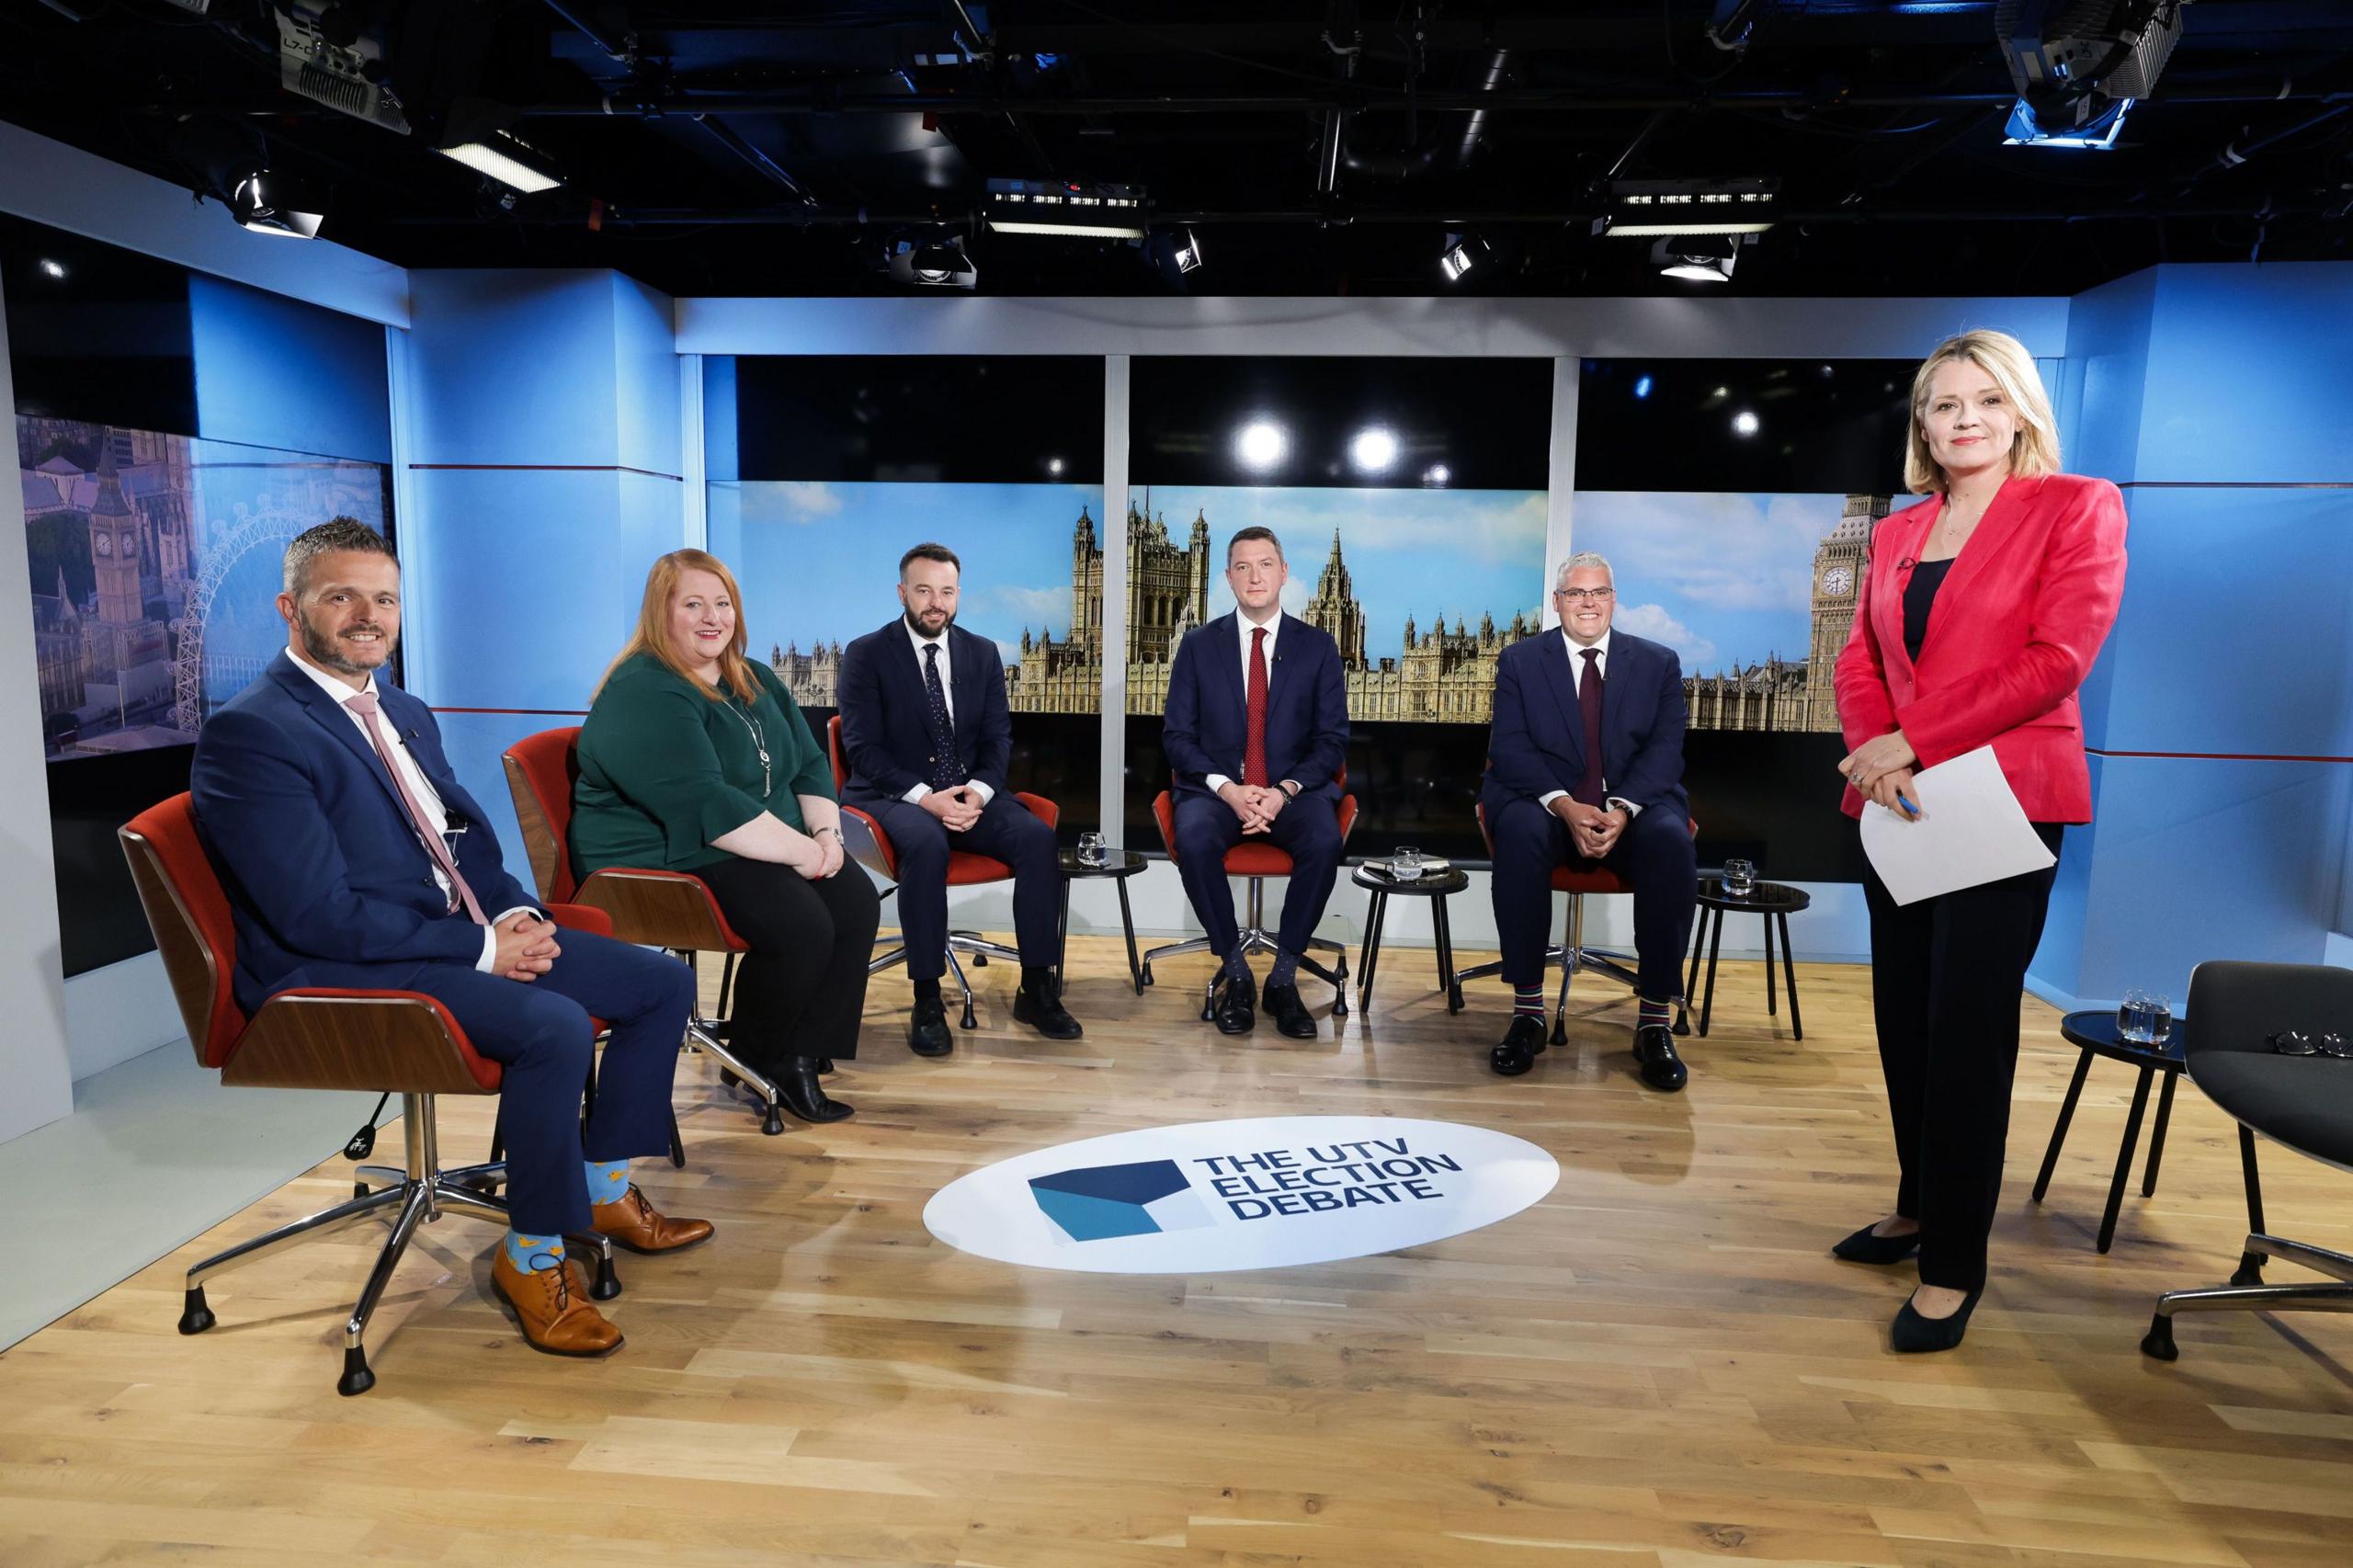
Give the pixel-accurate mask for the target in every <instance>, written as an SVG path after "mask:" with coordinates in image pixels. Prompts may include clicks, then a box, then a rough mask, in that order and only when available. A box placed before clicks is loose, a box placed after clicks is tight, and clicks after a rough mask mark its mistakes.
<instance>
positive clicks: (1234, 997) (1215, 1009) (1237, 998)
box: [1210, 974, 1258, 1034]
mask: <svg viewBox="0 0 2353 1568" xmlns="http://www.w3.org/2000/svg"><path fill="white" fill-rule="evenodd" d="M1210 1010H1211V1016H1213V1017H1215V1018H1216V1019H1217V1032H1218V1033H1220V1034H1248V1033H1249V1032H1250V1031H1251V1030H1252V1029H1254V1028H1257V1027H1258V1010H1257V1008H1256V1006H1253V1005H1252V1002H1251V998H1250V983H1249V982H1248V981H1246V980H1236V979H1234V978H1233V976H1232V975H1230V974H1229V975H1226V976H1225V977H1224V978H1222V979H1221V980H1220V981H1219V982H1218V992H1217V998H1216V1000H1215V1001H1213V1002H1211V1004H1210Z"/></svg>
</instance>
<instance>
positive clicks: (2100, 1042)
mask: <svg viewBox="0 0 2353 1568" xmlns="http://www.w3.org/2000/svg"><path fill="white" fill-rule="evenodd" d="M2185 1023H2186V1020H2185V1019H2182V1018H2178V1017H2177V1018H2176V1019H2174V1021H2173V1032H2172V1033H2171V1034H2170V1035H2168V1036H2166V1037H2165V1043H2164V1044H2163V1045H2151V1044H2147V1043H2144V1042H2142V1041H2137V1040H2126V1039H2125V1038H2124V1037H2123V1036H2122V1035H2120V1034H2119V1033H2117V1031H2116V1014H2115V1013H2114V1012H2113V1011H2112V1010H2110V1011H2088V1012H2082V1013H2070V1014H2068V1015H2067V1016H2066V1017H2063V1018H2061V1019H2060V1020H2059V1035H2060V1038H2061V1039H2063V1040H2065V1041H2066V1042H2067V1043H2068V1044H2070V1045H2072V1046H2075V1048H2076V1049H2077V1051H2079V1052H2080V1053H2081V1054H2079V1055H2078V1056H2077V1057H2076V1058H2075V1077H2073V1078H2072V1079H2070V1080H2068V1083H2067V1097H2066V1098H2065V1099H2064V1100H2062V1101H2061V1102H2060V1104H2059V1120H2058V1123H2057V1125H2055V1126H2053V1127H2052V1129H2051V1147H2049V1148H2048V1149H2045V1150H2044V1151H2043V1152H2042V1169H2041V1171H2040V1174H2038V1175H2037V1176H2035V1178H2034V1201H2036V1202H2037V1203H2040V1202H2041V1201H2042V1195H2043V1194H2044V1193H2045V1192H2047V1191H2049V1190H2050V1189H2051V1173H2052V1171H2053V1170H2055V1169H2057V1168H2058V1165H2059V1145H2060V1144H2062V1143H2063V1142H2066V1141H2067V1124H2068V1123H2069V1122H2071V1121H2073V1120H2075V1100H2076V1098H2077V1096H2080V1095H2082V1094H2083V1092H2084V1078H2085V1076H2086V1074H2089V1073H2090V1072H2091V1070H2092V1058H2093V1057H2095V1056H2105V1057H2107V1058H2108V1059H2109V1061H2110V1062H2123V1063H2124V1064H2125V1065H2126V1066H2128V1067H2137V1068H2139V1069H2140V1070H2141V1075H2140V1077H2139V1079H2138V1080H2137V1081H2135V1082H2134V1084H2133V1085H2132V1109H2131V1112H2129V1113H2128V1114H2127V1115H2126V1116H2125V1118H2124V1143H2123V1146H2122V1147H2121V1148H2120V1149H2118V1150H2117V1151H2116V1175H2115V1176H2113V1177H2111V1178H2110V1179H2109V1184H2108V1208H2107V1210H2105V1211H2104V1212H2103V1213H2102V1214H2101V1215H2100V1220H2099V1243H2098V1246H2099V1250H2100V1251H2101V1252H2106V1251H2107V1250H2108V1248H2109V1243H2111V1242H2113V1241H2114V1240H2115V1239H2116V1216H2117V1213H2118V1211H2119V1210H2121V1209H2122V1208H2123V1207H2124V1184H2125V1182H2126V1180H2127V1179H2128V1178H2129V1177H2130V1176H2131V1174H2132V1152H2133V1149H2134V1147H2135V1146H2136V1145H2138V1144H2139V1142H2141V1117H2142V1115H2143V1112H2145V1111H2146V1110H2147V1109H2148V1108H2149V1081H2150V1080H2151V1079H2152V1078H2154V1077H2155V1076H2156V1075H2157V1074H2160V1073H2162V1074H2165V1087H2164V1088H2163V1089H2162V1090H2160V1091H2159V1092H2158V1095H2157V1125H2156V1127H2155V1129H2154V1131H2152V1132H2151V1133H2150V1135H2149V1166H2148V1169H2147V1170H2146V1171H2144V1172H2143V1173H2142V1176H2141V1196H2142V1197H2143V1198H2147V1197H2150V1196H2152V1195H2154V1193H2155V1192H2156V1190H2157V1162H2158V1161H2159V1160H2161V1159H2163V1158H2164V1157H2165V1124H2166V1123H2167V1122H2169V1121H2171V1120H2172V1119H2173V1091H2174V1085H2176V1084H2177V1083H2178V1082H2179V1081H2180V1079H2181V1074H2182V1070H2183V1069H2184V1068H2186V1067H2187V1066H2188V1065H2189V1063H2188V1062H2187V1061H2186V1060H2184V1058H2183V1056H2182V1053H2181V1035H2182V1029H2183V1028H2184V1026H2185ZM2245 1153H2246V1161H2245V1174H2246V1178H2247V1194H2248V1199H2247V1203H2248V1208H2249V1209H2250V1210H2260V1208H2261V1206H2262V1202H2263V1199H2262V1197H2261V1190H2262V1189H2261V1188H2260V1187H2257V1186H2256V1176H2255V1165H2254V1151H2253V1147H2252V1143H2251V1142H2250V1144H2249V1147H2248V1148H2247V1150H2246V1151H2245ZM2256 1228H2257V1229H2260V1228H2261V1227H2260V1226H2258V1227H2256Z"/></svg>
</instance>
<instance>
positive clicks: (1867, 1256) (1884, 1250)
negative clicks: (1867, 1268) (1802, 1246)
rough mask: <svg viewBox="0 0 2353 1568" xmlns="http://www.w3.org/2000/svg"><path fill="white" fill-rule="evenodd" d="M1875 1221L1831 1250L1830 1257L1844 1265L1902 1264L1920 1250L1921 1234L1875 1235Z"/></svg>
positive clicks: (1913, 1232)
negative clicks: (1872, 1227)
mask: <svg viewBox="0 0 2353 1568" xmlns="http://www.w3.org/2000/svg"><path fill="white" fill-rule="evenodd" d="M1877 1223H1879V1221H1876V1220H1874V1221H1871V1224H1870V1225H1865V1226H1864V1227H1863V1228H1862V1229H1861V1230H1859V1231H1857V1232H1856V1233H1854V1234H1853V1235H1851V1236H1848V1237H1847V1239H1846V1240H1845V1241H1843V1242H1840V1243H1839V1244H1837V1245H1836V1246H1834V1247H1832V1248H1831V1249H1830V1256H1833V1257H1835V1258H1836V1259H1838V1260H1839V1261H1840V1262H1842V1263H1902V1262H1903V1261H1904V1259H1905V1258H1907V1257H1910V1256H1912V1255H1913V1254H1914V1253H1915V1252H1918V1251H1919V1250H1920V1233H1919V1232H1917V1231H1912V1232H1909V1233H1905V1234H1904V1235H1900V1236H1881V1235H1874V1234H1873V1233H1872V1232H1871V1225H1876V1224H1877Z"/></svg>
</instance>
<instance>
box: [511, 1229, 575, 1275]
mask: <svg viewBox="0 0 2353 1568" xmlns="http://www.w3.org/2000/svg"><path fill="white" fill-rule="evenodd" d="M541 1258H547V1259H549V1260H550V1261H548V1262H546V1263H541V1262H540V1259H541ZM506 1261H507V1262H509V1263H511V1264H513V1265H514V1266H515V1267H517V1268H519V1269H521V1270H522V1271H523V1272H524V1273H526V1274H529V1273H531V1272H533V1271H534V1270H536V1269H540V1268H562V1267H563V1237H562V1236H527V1235H525V1234H524V1233H522V1232H520V1231H509V1232H507V1233H506Z"/></svg>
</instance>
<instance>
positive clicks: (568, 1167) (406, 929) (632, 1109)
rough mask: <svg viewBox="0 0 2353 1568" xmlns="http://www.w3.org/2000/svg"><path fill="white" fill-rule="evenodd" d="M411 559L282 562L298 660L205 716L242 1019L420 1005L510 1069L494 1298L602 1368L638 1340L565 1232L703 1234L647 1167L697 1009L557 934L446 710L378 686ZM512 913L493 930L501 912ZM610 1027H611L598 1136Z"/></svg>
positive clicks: (676, 991) (334, 527) (205, 755)
mask: <svg viewBox="0 0 2353 1568" xmlns="http://www.w3.org/2000/svg"><path fill="white" fill-rule="evenodd" d="M400 589H401V570H400V564H399V562H397V561H395V560H394V559H393V556H392V546H391V545H390V544H388V543H386V542H385V540H384V539H383V537H382V536H381V535H380V534H378V533H377V532H376V531H375V530H374V529H372V528H369V527H367V526H366V525H365V524H363V523H359V522H356V521H354V520H353V519H351V518H349V517H337V518H335V520H334V521H332V522H326V523H322V524H320V525H319V526H318V527H317V528H312V529H310V530H309V531H307V532H305V533H303V534H302V535H301V536H300V537H299V538H297V539H296V540H294V541H293V543H291V544H290V545H289V546H288V547H287V550H286V565H285V578H284V591H283V592H281V593H280V594H279V595H278V614H279V616H280V617H281V618H283V619H284V620H285V622H286V627H287V639H286V643H287V645H286V650H285V652H283V653H280V654H278V657H277V658H275V659H273V660H271V661H270V664H269V667H268V668H267V669H266V670H265V671H263V672H262V676H261V678H260V679H259V680H256V682H254V684H253V685H251V686H249V687H246V688H245V689H244V691H242V692H240V693H238V694H237V696H236V698H235V699H233V700H232V701H230V702H229V703H227V704H226V705H224V706H223V707H222V709H221V710H219V711H217V712H215V713H214V714H213V715H212V716H211V717H210V719H208V720H206V721H205V724H204V728H203V730H202V731H201V732H200V733H199V735H198V738H197V744H196V760H195V764H194V767H193V769H192V773H191V777H190V779H189V785H188V788H189V790H190V792H191V793H192V794H193V795H194V797H195V807H196V822H197V828H198V831H199V833H200V834H201V835H202V836H203V839H204V846H205V850H206V853H207V854H208V855H209V856H210V858H211V860H212V862H213V864H214V866H215V867H216V868H218V869H219V870H220V872H221V881H222V886H223V888H224V889H225V890H226V891H227V892H228V894H229V902H230V909H231V913H232V915H233V918H234V920H235V923H236V936H237V972H236V975H235V977H234V987H235V994H236V999H237V1005H238V1006H241V1007H243V1008H244V1010H245V1011H246V1012H247V1013H249V1014H250V1013H252V1012H253V1011H255V1010H256V1008H258V1007H259V1006H261V1004H262V1002H263V1000H264V999H266V998H267V997H268V996H270V995H272V994H276V993H278V992H280V991H288V990H294V989H297V988H313V987H326V988H335V989H352V990H371V991H372V990H382V991H416V992H422V993H424V994H426V995H428V996H431V997H433V998H434V999H435V1000H437V1001H438V1002H439V1003H441V1004H442V1006H445V1007H447V1008H448V1009H449V1012H450V1014H451V1015H452V1016H453V1017H455V1018H456V1019H457V1021H458V1024H459V1027H460V1028H462V1029H464V1030H465V1032H466V1036H467V1038H468V1039H469V1040H471V1041H472V1044H473V1047H474V1049H475V1050H476V1051H480V1052H481V1053H482V1054H483V1056H486V1057H489V1058H490V1059H491V1060H493V1061H494V1062H499V1063H500V1064H501V1066H502V1067H503V1069H504V1074H503V1078H502V1082H501V1086H500V1091H499V1096H500V1103H499V1119H500V1126H501V1129H502V1131H503V1132H504V1134H505V1138H506V1151H507V1155H506V1183H507V1185H506V1190H507V1201H508V1206H509V1209H510V1210H511V1217H512V1220H513V1222H514V1227H515V1228H514V1229H512V1230H510V1231H509V1232H507V1233H506V1241H505V1243H504V1244H503V1245H502V1246H501V1247H500V1248H499V1249H498V1253H497V1256H496V1257H495V1258H494V1260H493V1262H492V1265H491V1288H492V1289H493V1290H495V1291H497V1293H498V1294H499V1295H500V1297H502V1298H503V1299H504V1300H505V1301H506V1302H507V1304H508V1305H510V1306H511V1307H513V1308H514V1309H515V1312H516V1316H517V1320H518V1321H519V1322H520V1324H522V1329H523V1336H524V1338H525V1340H526V1341H527V1342H528V1343H529V1345H530V1346H532V1348H534V1349H537V1350H543V1351H546V1352H548V1353H550V1354H551V1355H558V1356H604V1355H608V1354H610V1353H611V1352H612V1351H615V1350H618V1349H620V1344H621V1335H620V1330H619V1329H618V1328H616V1327H614V1326H613V1324H611V1323H610V1322H608V1320H607V1319H606V1318H605V1317H604V1316H603V1315H602V1314H601V1313H599V1312H597V1309H596V1307H595V1306H594V1305H592V1304H591V1303H590V1302H589V1301H588V1300H587V1299H586V1297H585V1295H584V1294H582V1293H581V1292H580V1291H579V1290H578V1285H577V1280H576V1278H575V1277H574V1272H573V1269H572V1267H571V1265H570V1264H569V1263H567V1262H566V1260H565V1258H564V1256H563V1237H564V1236H565V1234H566V1233H584V1232H587V1231H590V1230H594V1231H597V1232H598V1233H602V1234H604V1235H607V1236H609V1237H611V1238H612V1239H613V1240H614V1241H615V1242H617V1243H619V1244H621V1245H623V1246H626V1247H628V1248H630V1249H631V1251H634V1252H670V1251H675V1250H676V1249H677V1248H680V1247H686V1246H692V1245H693V1244H696V1243H698V1242H700V1241H703V1240H705V1239H707V1238H708V1237H709V1236H710V1233H711V1226H710V1222H709V1221H704V1220H677V1219H672V1218H669V1217H667V1216H665V1215H663V1214H661V1213H659V1212H658V1211H656V1210H654V1207H653V1206H652V1205H651V1204H649V1203H648V1202H647V1201H646V1200H645V1196H644V1194H643V1193H642V1192H640V1191H639V1190H638V1188H637V1187H636V1186H635V1185H634V1184H632V1183H631V1181H630V1179H629V1162H630V1160H631V1158H632V1157H635V1156H640V1155H652V1154H666V1153H668V1152H669V1148H670V1114H669V1108H670V1078H671V1074H672V1073H673V1071H674V1070H675V1069H676V1065H677V1061H678V1042H679V1040H680V1039H681V1038H682V1037H683V1036H684V1034H685V1032H686V1023H687V1012H688V1006H689V1005H690V1004H691V1003H692V1001H693V999H694V976H693V973H692V971H689V970H688V968H687V966H686V965H684V964H682V963H680V962H678V961H677V960H675V959H672V958H668V957H665V956H664V955H661V954H658V953H653V952H648V951H647V950H645V949H642V948H635V947H631V946H630V945H629V944H627V943H625V942H616V941H614V940H612V939H610V938H609V937H598V936H595V935H592V934H591V933H589V932H585V931H570V930H568V931H564V932H563V933H562V935H561V937H559V936H558V933H557V929H556V927H555V926H553V925H552V924H551V923H549V921H548V920H547V918H546V916H545V915H544V914H543V913H542V912H541V910H540V907H539V904H538V903H537V901H535V900H534V899H533V898H532V897H531V895H530V894H529V893H528V892H525V891H524V890H523V888H522V886H521V885H520V884H518V883H517V881H515V879H514V878H513V877H511V876H509V875H508V874H507V872H506V866H505V864H504V862H503V860H502V858H501V857H500V855H499V850H498V839H497V836H496V835H495V833H494V831H493V829H492V826H491V822H490V818H489V817H488V816H487V815H486V814H484V812H483V809H482V808H481V807H480V806H479V805H477V804H475V802H474V799H473V797H472V795H470V794H468V793H467V792H466V790H465V789H464V788H463V787H462V786H461V785H460V784H459V782H458V780H457V777H456V775H455V774H454V773H453V772H452V771H451V770H450V767H449V758H448V756H445V755H444V754H443V752H442V749H441V733H440V730H439V728H438V726H437V725H436V724H435V722H434V720H433V711H432V710H431V709H429V708H427V707H426V705H425V704H424V703H422V702H420V701H418V700H417V699H415V698H414V697H411V696H410V695H409V694H408V693H406V692H404V691H403V690H401V689H400V688H399V687H396V686H393V685H392V684H390V683H389V682H383V681H379V680H378V679H377V678H376V672H377V671H378V670H380V669H381V668H382V666H383V665H384V664H385V663H386V662H387V661H388V660H390V659H391V657H392V648H393V645H394V644H395V643H396V642H398V640H399V637H400V630H401V594H400ZM492 911H496V912H497V913H495V914H493V913H491V912H492ZM592 1016H593V1017H595V1018H603V1019H606V1020H608V1021H609V1023H610V1024H611V1026H612V1038H611V1040H610V1041H609V1042H608V1045H607V1046H606V1049H605V1057H604V1062H603V1065H602V1067H601V1068H600V1070H599V1071H598V1073H597V1108H596V1111H595V1113H594V1114H593V1115H591V1116H590V1117H589V1119H588V1123H587V1126H586V1127H585V1129H584V1128H583V1127H582V1126H581V1118H580V1101H581V1090H582V1088H583V1086H584V1085H585V1084H586V1083H587V1081H588V1072H589V1065H590V1063H591V1062H593V1061H594V1060H595V1058H596V1025H595V1024H594V1022H593V1021H592Z"/></svg>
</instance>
